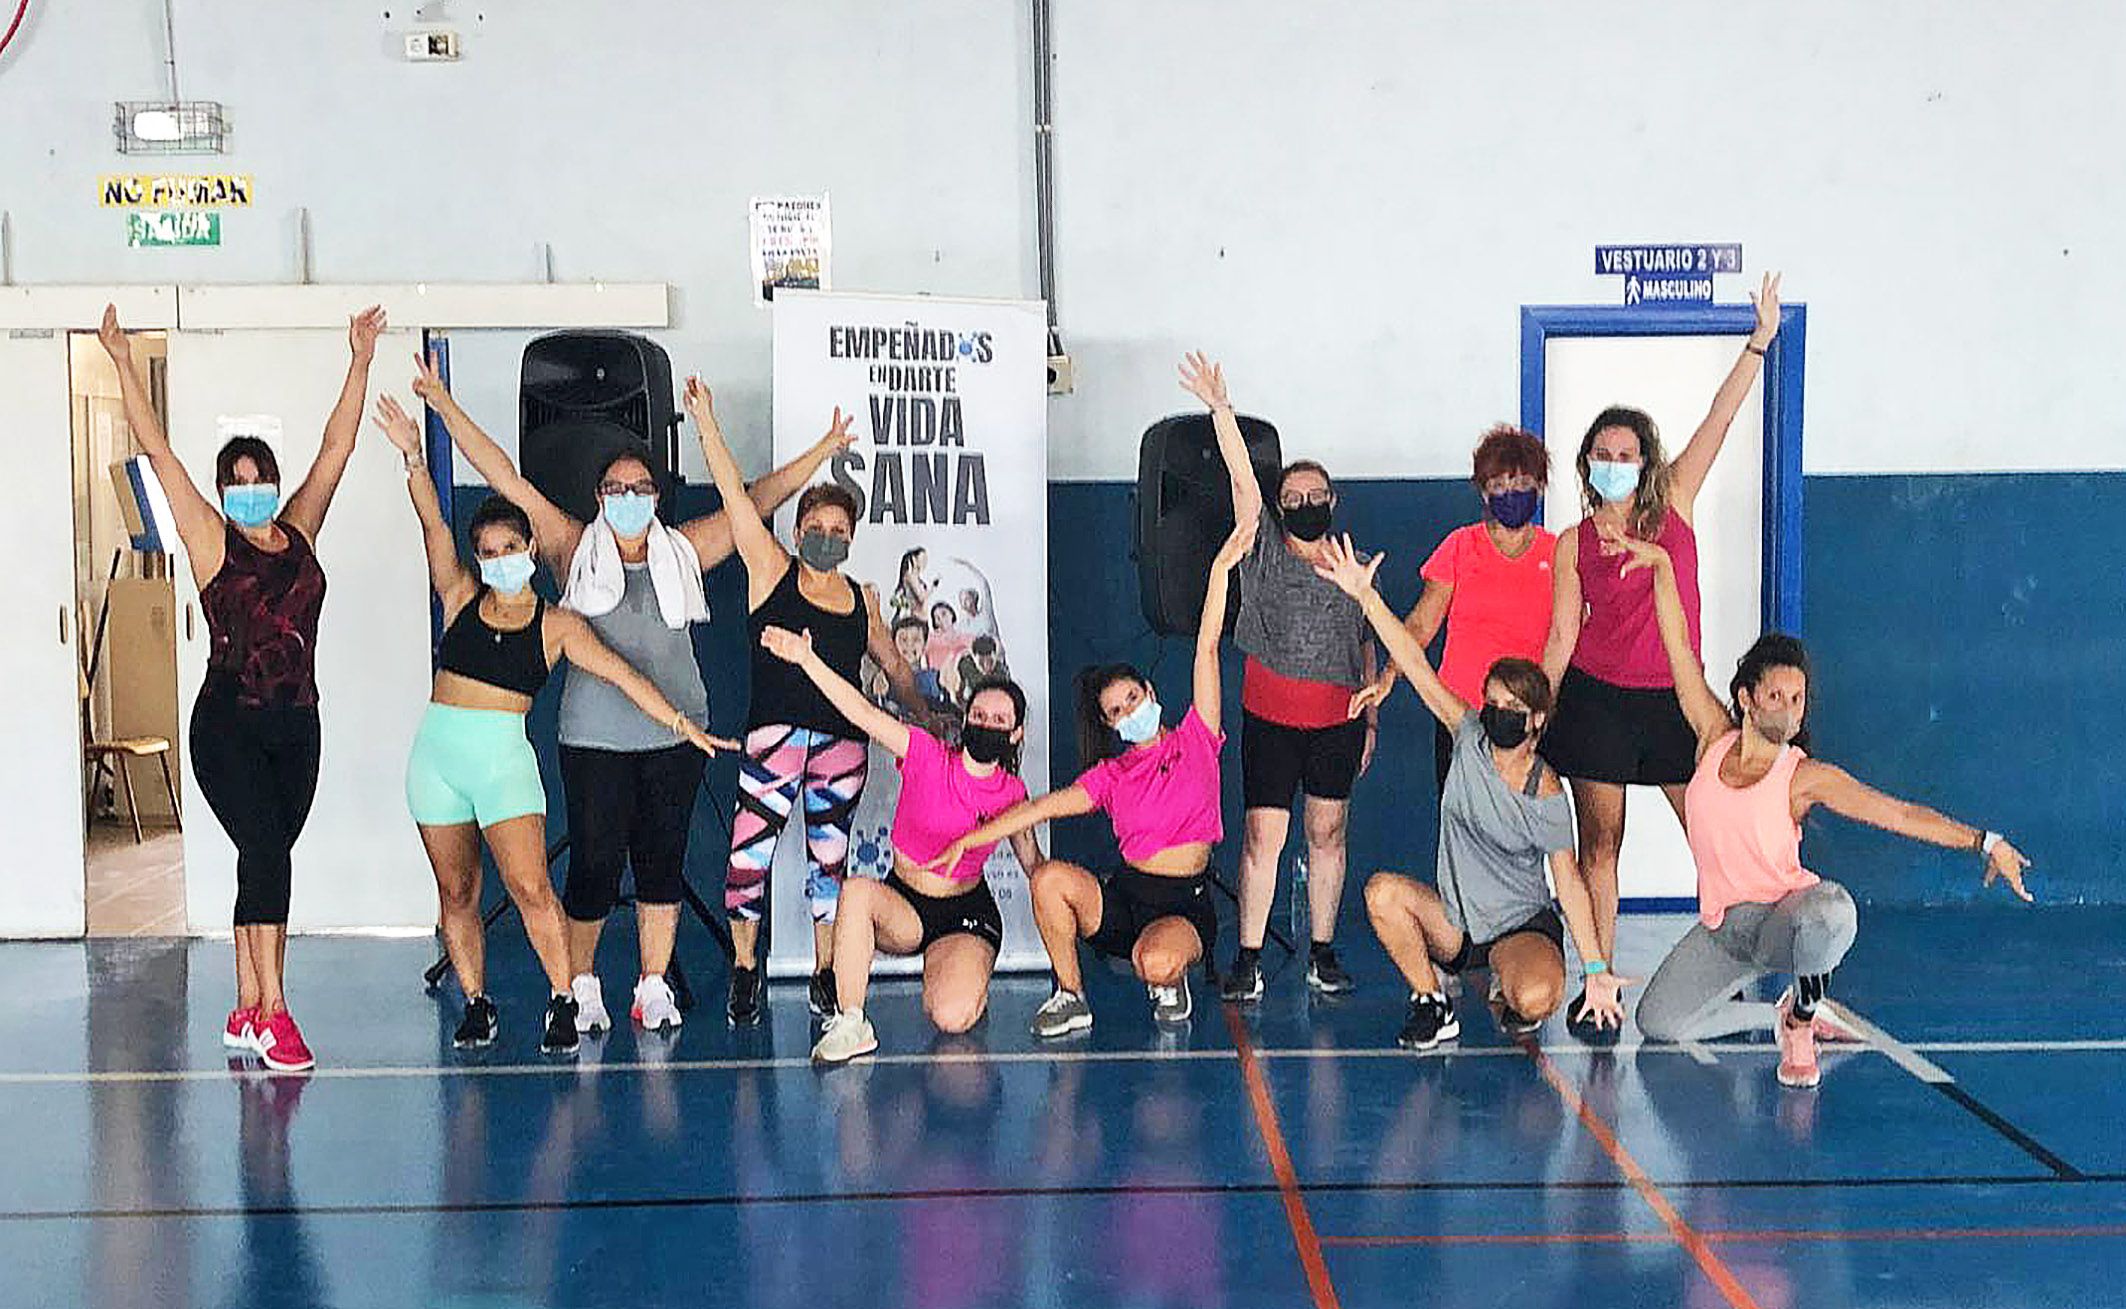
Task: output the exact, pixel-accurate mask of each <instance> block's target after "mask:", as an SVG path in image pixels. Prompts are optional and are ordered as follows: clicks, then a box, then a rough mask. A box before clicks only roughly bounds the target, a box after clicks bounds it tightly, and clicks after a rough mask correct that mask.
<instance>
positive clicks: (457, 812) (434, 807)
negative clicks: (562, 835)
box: [406, 704, 546, 827]
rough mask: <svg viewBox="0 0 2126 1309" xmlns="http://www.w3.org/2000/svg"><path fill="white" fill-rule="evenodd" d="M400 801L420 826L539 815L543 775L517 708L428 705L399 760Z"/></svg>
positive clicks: (487, 823) (485, 822) (542, 810)
mask: <svg viewBox="0 0 2126 1309" xmlns="http://www.w3.org/2000/svg"><path fill="white" fill-rule="evenodd" d="M406 807H407V808H408V809H410V810H412V811H413V821H415V822H416V823H419V824H420V825H421V826H423V827H457V826H461V825H463V824H465V823H477V824H479V825H480V826H481V827H493V826H494V825H495V824H496V823H501V822H507V821H508V820H510V819H512V818H522V817H524V816H525V815H526V814H538V815H539V816H541V817H542V818H543V817H545V815H546V783H545V782H544V781H542V780H541V779H540V777H539V757H538V756H537V755H535V754H533V753H532V748H531V742H530V741H528V740H526V739H525V737H524V715H523V714H520V713H515V712H512V711H511V710H507V709H460V708H457V707H456V706H454V705H441V704H431V705H429V706H428V714H427V716H426V717H424V718H422V719H421V730H420V731H418V732H416V733H414V738H413V756H412V757H411V758H409V759H408V760H407V761H406Z"/></svg>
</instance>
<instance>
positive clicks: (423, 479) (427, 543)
mask: <svg viewBox="0 0 2126 1309" xmlns="http://www.w3.org/2000/svg"><path fill="white" fill-rule="evenodd" d="M371 421H373V422H374V423H375V424H376V425H377V427H379V428H380V429H382V430H383V433H384V435H385V437H386V438H388V439H389V440H390V441H391V444H392V445H393V446H395V447H397V449H398V451H399V454H400V455H401V456H403V457H404V458H405V460H406V494H407V496H408V497H409V498H411V499H412V501H413V512H414V516H415V517H416V518H418V519H420V521H421V548H422V550H424V551H425V552H426V553H427V555H428V584H429V585H430V586H432V587H434V588H435V592H436V596H437V598H439V599H440V600H442V602H443V609H444V612H445V615H446V621H447V618H448V617H454V616H456V614H457V611H458V610H459V609H461V608H463V607H464V605H465V602H466V601H468V600H470V599H472V597H473V596H474V595H476V594H477V593H478V592H479V584H478V583H477V582H475V581H474V580H473V575H472V571H471V570H470V569H468V568H466V567H465V563H464V561H463V560H461V559H459V558H458V540H457V538H456V537H455V536H453V535H452V534H451V530H450V524H449V523H447V522H445V521H444V520H443V502H442V500H441V498H439V497H438V496H437V495H436V484H435V483H434V482H432V481H430V480H429V478H428V464H427V463H426V461H424V460H423V458H422V455H421V429H420V428H419V427H416V426H415V425H414V421H413V416H412V415H410V414H408V413H407V412H406V411H405V410H404V409H402V408H400V407H399V402H398V399H397V397H395V396H392V395H390V394H388V393H387V394H385V395H380V396H378V397H377V398H376V417H375V418H374V419H372V420H371Z"/></svg>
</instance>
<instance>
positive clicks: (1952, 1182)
mask: <svg viewBox="0 0 2126 1309" xmlns="http://www.w3.org/2000/svg"><path fill="white" fill-rule="evenodd" d="M2062 1184H2075V1185H2120V1184H2126V1172H2120V1173H2076V1174H2075V1175H2074V1176H2073V1177H2061V1176H2058V1175H2056V1174H2046V1173H2006V1174H1971V1175H1963V1176H1923V1177H1826V1178H1792V1177H1763V1178H1730V1179H1720V1178H1690V1179H1685V1180H1682V1181H1674V1182H1660V1183H1657V1185H1659V1186H1660V1187H1661V1188H1662V1189H1663V1190H1675V1191H1717V1190H1742V1191H1809V1190H1832V1191H1842V1190H1860V1189H1879V1188H1895V1187H1944V1186H1955V1187H1972V1186H2033V1185H2037V1186H2059V1185H2062ZM1299 1189H1300V1190H1301V1191H1303V1192H1306V1193H1308V1194H1310V1195H1334V1194H1344V1193H1359V1194H1366V1193H1379V1194H1397V1193H1404V1192H1411V1193H1428V1192H1438V1193H1449V1194H1452V1193H1470V1194H1483V1193H1487V1192H1490V1193H1496V1192H1524V1193H1540V1192H1545V1191H1575V1192H1589V1191H1592V1192H1604V1191H1628V1190H1630V1189H1632V1187H1631V1183H1630V1182H1629V1181H1626V1180H1624V1179H1623V1178H1612V1179H1589V1180H1585V1181H1564V1182H1558V1181H1548V1182H1545V1181H1468V1182H1451V1181H1409V1182H1301V1183H1299ZM1278 1194H1279V1187H1278V1185H1277V1183H1275V1182H1200V1183H1174V1184H1168V1185H1120V1184H1117V1185H1109V1186H970V1187H945V1188H939V1189H934V1190H908V1191H819V1192H811V1193H799V1194H789V1195H653V1196H635V1197H626V1196H595V1197H586V1198H584V1199H578V1200H466V1201H406V1202H401V1203H383V1204H341V1205H200V1206H194V1207H174V1206H172V1207H162V1208H139V1209H53V1210H34V1209H18V1210H9V1211H0V1222H5V1223H24V1222H80V1221H92V1220H102V1219H118V1220H156V1219H188V1218H345V1217H387V1218H388V1217H401V1216H420V1215H438V1214H518V1213H568V1212H576V1211H583V1212H590V1211H596V1210H630V1209H718V1208H735V1207H739V1206H744V1205H800V1206H801V1205H821V1204H880V1203H886V1204H896V1203H922V1202H926V1201H937V1200H945V1201H959V1200H1039V1199H1050V1198H1058V1199H1072V1198H1100V1197H1107V1196H1138V1195H1153V1196H1158V1195H1173V1196H1218V1195H1223V1196H1247V1195H1260V1196H1267V1197H1274V1196H1276V1195H1278Z"/></svg>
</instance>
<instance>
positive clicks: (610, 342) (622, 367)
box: [517, 330, 679, 523]
mask: <svg viewBox="0 0 2126 1309" xmlns="http://www.w3.org/2000/svg"><path fill="white" fill-rule="evenodd" d="M517 433H518V437H517V460H518V466H519V467H520V468H521V469H522V470H523V472H524V476H525V478H526V479H527V480H529V481H530V482H531V484H532V485H533V486H536V487H538V488H539V493H540V494H542V495H544V496H545V497H546V498H547V499H549V500H551V501H553V502H554V503H555V504H557V505H559V506H560V507H561V510H562V512H564V513H566V514H568V515H569V516H570V517H571V518H574V519H575V520H576V521H577V522H581V523H587V522H590V521H591V520H592V519H593V518H596V517H597V516H598V477H599V475H600V474H601V473H603V472H604V471H605V468H606V465H608V464H610V463H611V462H612V461H613V460H614V459H616V458H618V457H619V456H620V455H622V454H635V455H639V456H641V458H642V459H643V461H644V462H646V463H647V464H649V466H650V471H651V472H653V473H654V474H655V475H656V477H657V484H658V485H659V486H660V487H661V488H663V489H664V491H665V495H664V496H663V498H662V499H661V501H660V502H659V505H658V514H659V516H660V517H665V518H667V520H669V516H670V514H671V513H672V512H673V509H674V507H675V506H674V504H673V501H674V498H675V497H673V496H672V495H671V494H670V492H671V490H672V486H673V482H674V473H675V470H677V468H678V467H679V412H678V410H677V409H676V408H674V407H673V404H672V360H671V356H669V355H667V354H665V352H664V347H663V346H660V345H658V344H657V343H656V342H655V341H651V340H649V339H647V338H645V337H640V336H637V335H635V334H634V333H633V332H607V331H587V330H586V331H568V332H551V333H548V334H547V335H545V336H542V337H538V338H536V339H535V340H533V341H532V342H531V344H529V345H527V346H525V347H524V367H523V371H522V373H521V374H520V375H519V378H518V386H517Z"/></svg>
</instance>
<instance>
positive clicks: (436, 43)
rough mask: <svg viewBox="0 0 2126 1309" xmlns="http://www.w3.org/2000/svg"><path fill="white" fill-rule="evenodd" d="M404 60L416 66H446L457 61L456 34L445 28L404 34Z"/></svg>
mask: <svg viewBox="0 0 2126 1309" xmlns="http://www.w3.org/2000/svg"><path fill="white" fill-rule="evenodd" d="M406 58H407V59H408V60H409V61H410V62H413V63H417V64H447V63H456V62H457V60H458V34H457V33H456V32H453V31H450V30H448V29H445V28H428V29H424V30H422V31H418V32H408V33H407V34H406Z"/></svg>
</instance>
